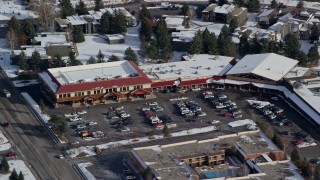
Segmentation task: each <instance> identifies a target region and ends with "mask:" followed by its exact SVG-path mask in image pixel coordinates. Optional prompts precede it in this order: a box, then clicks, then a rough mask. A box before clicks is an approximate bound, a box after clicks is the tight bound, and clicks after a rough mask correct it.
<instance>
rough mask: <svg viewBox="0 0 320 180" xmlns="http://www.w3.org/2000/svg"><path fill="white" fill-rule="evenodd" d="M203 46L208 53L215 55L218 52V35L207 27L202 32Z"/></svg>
mask: <svg viewBox="0 0 320 180" xmlns="http://www.w3.org/2000/svg"><path fill="white" fill-rule="evenodd" d="M202 46H203V52H204V53H206V54H212V55H213V54H217V53H218V47H217V39H216V35H215V34H214V33H210V32H209V30H208V29H207V28H206V29H205V30H204V31H203V32H202Z"/></svg>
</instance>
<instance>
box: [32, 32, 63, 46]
mask: <svg viewBox="0 0 320 180" xmlns="http://www.w3.org/2000/svg"><path fill="white" fill-rule="evenodd" d="M34 40H35V41H37V42H41V47H46V46H47V45H48V43H60V44H61V43H68V41H67V39H66V33H46V34H44V33H41V35H40V34H39V35H38V36H36V37H34Z"/></svg>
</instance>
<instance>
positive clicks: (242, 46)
mask: <svg viewBox="0 0 320 180" xmlns="http://www.w3.org/2000/svg"><path fill="white" fill-rule="evenodd" d="M250 49H251V48H250V43H249V42H248V35H247V34H245V33H244V34H243V35H242V36H241V37H240V42H239V54H240V56H241V57H243V56H245V55H247V54H250Z"/></svg>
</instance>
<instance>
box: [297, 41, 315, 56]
mask: <svg viewBox="0 0 320 180" xmlns="http://www.w3.org/2000/svg"><path fill="white" fill-rule="evenodd" d="M299 41H300V44H301V47H300V50H301V51H303V52H304V53H305V54H308V52H309V49H310V48H311V47H312V46H314V44H311V43H310V41H308V40H299Z"/></svg>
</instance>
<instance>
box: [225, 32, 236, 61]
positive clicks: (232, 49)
mask: <svg viewBox="0 0 320 180" xmlns="http://www.w3.org/2000/svg"><path fill="white" fill-rule="evenodd" d="M222 55H225V56H231V57H235V56H236V55H237V47H236V44H235V43H233V42H232V38H231V36H228V37H227V38H226V41H225V44H224V51H223V54H222Z"/></svg>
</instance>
